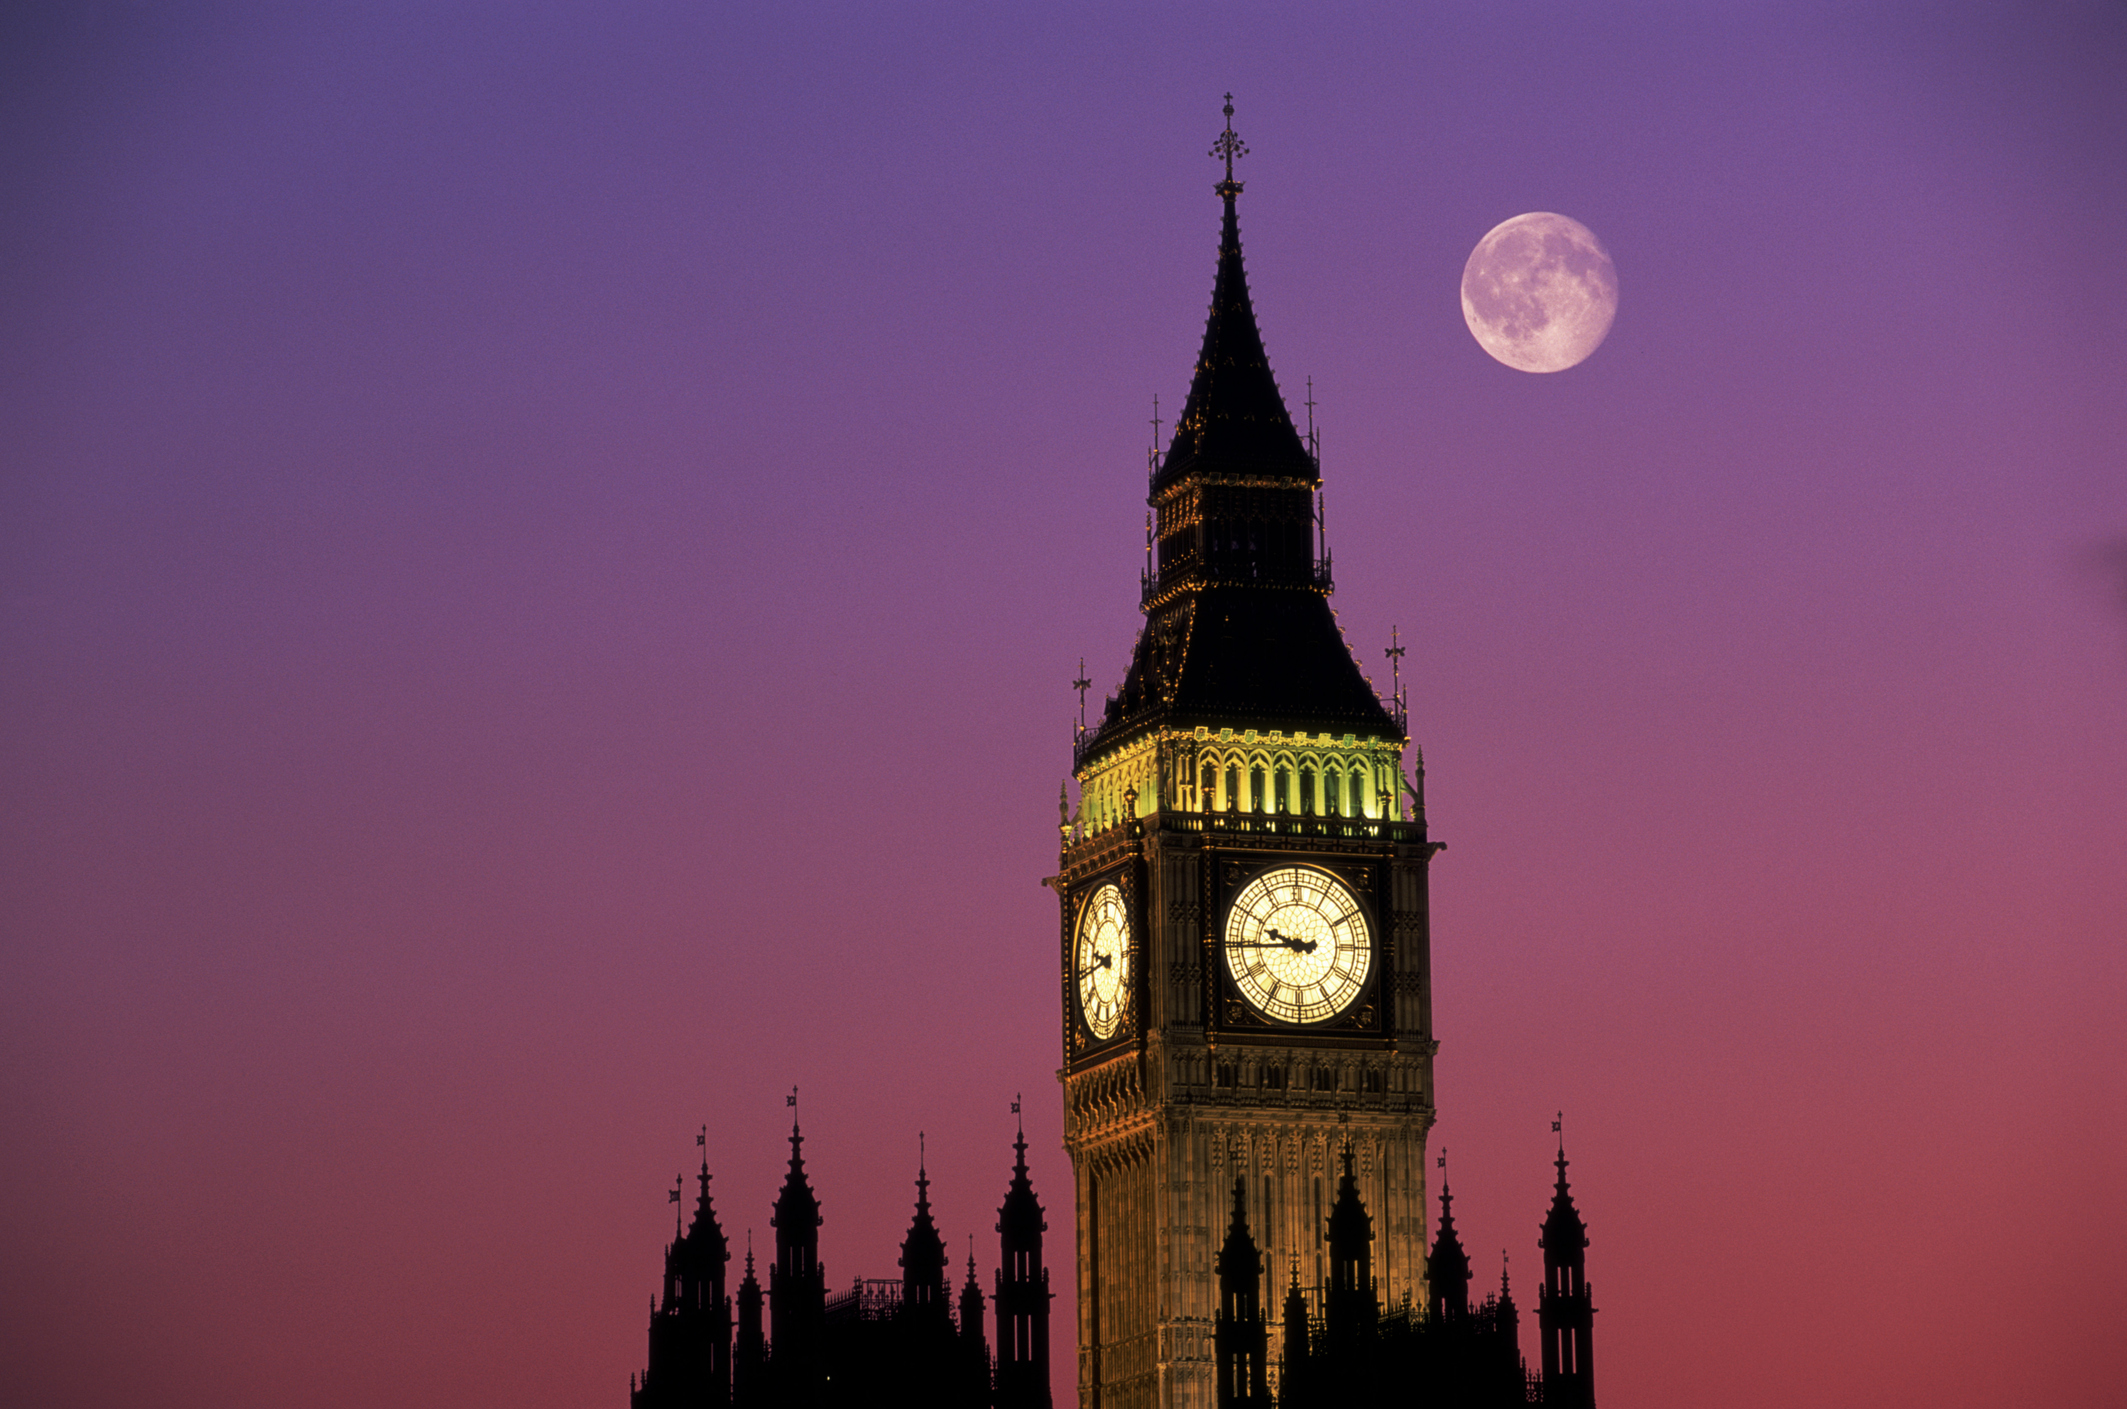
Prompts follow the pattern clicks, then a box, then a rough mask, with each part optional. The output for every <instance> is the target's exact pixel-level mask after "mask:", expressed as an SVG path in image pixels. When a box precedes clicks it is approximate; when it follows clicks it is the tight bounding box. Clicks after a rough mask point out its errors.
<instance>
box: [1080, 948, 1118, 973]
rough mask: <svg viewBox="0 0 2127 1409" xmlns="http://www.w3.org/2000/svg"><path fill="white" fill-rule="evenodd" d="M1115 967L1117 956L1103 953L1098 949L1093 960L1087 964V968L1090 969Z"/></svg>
mask: <svg viewBox="0 0 2127 1409" xmlns="http://www.w3.org/2000/svg"><path fill="white" fill-rule="evenodd" d="M1113 967H1115V956H1114V955H1112V954H1102V953H1099V952H1098V951H1096V952H1095V953H1094V955H1093V962H1092V963H1090V964H1088V965H1086V968H1087V969H1088V970H1092V969H1111V968H1113Z"/></svg>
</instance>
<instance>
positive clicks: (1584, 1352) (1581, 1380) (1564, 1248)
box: [1536, 1116, 1595, 1409]
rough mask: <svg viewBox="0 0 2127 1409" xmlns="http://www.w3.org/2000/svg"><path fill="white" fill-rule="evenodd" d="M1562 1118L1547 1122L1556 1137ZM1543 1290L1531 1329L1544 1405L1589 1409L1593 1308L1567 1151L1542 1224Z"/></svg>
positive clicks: (1557, 1408)
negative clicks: (1537, 1339) (1539, 1355)
mask: <svg viewBox="0 0 2127 1409" xmlns="http://www.w3.org/2000/svg"><path fill="white" fill-rule="evenodd" d="M1563 1122H1564V1117H1563V1116H1561V1117H1560V1118H1559V1119H1558V1120H1554V1121H1552V1122H1551V1128H1552V1129H1553V1130H1554V1131H1556V1130H1558V1129H1559V1128H1560V1126H1561V1125H1562V1124H1563ZM1537 1242H1538V1245H1539V1246H1541V1247H1542V1248H1543V1250H1544V1284H1543V1287H1542V1288H1541V1289H1540V1290H1539V1291H1538V1292H1537V1301H1536V1324H1537V1328H1538V1332H1539V1335H1540V1336H1541V1338H1542V1340H1543V1374H1544V1403H1545V1405H1546V1406H1552V1407H1553V1409H1594V1406H1595V1349H1594V1335H1595V1305H1594V1295H1593V1292H1592V1290H1591V1289H1590V1287H1589V1285H1588V1279H1587V1247H1588V1230H1587V1227H1586V1225H1584V1224H1583V1223H1582V1222H1581V1217H1580V1210H1579V1209H1577V1208H1575V1207H1574V1206H1573V1194H1572V1190H1571V1186H1570V1185H1568V1184H1567V1182H1566V1146H1565V1137H1564V1135H1563V1134H1561V1135H1560V1137H1559V1146H1558V1183H1557V1185H1556V1186H1555V1188H1554V1189H1553V1192H1552V1196H1551V1211H1550V1213H1549V1214H1548V1215H1547V1216H1546V1217H1545V1218H1544V1231H1543V1236H1542V1237H1541V1238H1539V1239H1538V1240H1537Z"/></svg>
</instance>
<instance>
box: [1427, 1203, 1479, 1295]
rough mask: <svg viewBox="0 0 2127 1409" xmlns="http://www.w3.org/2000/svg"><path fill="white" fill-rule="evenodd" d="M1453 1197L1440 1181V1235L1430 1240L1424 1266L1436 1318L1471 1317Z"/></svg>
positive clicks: (1465, 1261)
mask: <svg viewBox="0 0 2127 1409" xmlns="http://www.w3.org/2000/svg"><path fill="white" fill-rule="evenodd" d="M1454 1205H1455V1196H1454V1195H1453V1194H1452V1193H1449V1192H1448V1181H1447V1177H1446V1176H1445V1175H1443V1176H1442V1177H1441V1180H1440V1234H1439V1236H1438V1237H1436V1238H1435V1239H1434V1240H1433V1252H1432V1256H1431V1258H1430V1259H1429V1261H1428V1263H1427V1267H1428V1272H1427V1280H1428V1281H1429V1282H1430V1283H1431V1290H1432V1302H1433V1315H1434V1317H1435V1318H1450V1317H1463V1316H1467V1315H1469V1314H1470V1259H1469V1255H1468V1254H1467V1253H1465V1252H1464V1251H1463V1250H1462V1239H1461V1238H1460V1237H1459V1236H1457V1235H1456V1232H1455V1211H1454Z"/></svg>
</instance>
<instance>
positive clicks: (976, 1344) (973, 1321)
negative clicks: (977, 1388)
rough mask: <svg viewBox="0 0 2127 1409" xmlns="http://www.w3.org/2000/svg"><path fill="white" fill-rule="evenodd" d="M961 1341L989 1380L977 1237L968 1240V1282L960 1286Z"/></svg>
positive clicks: (969, 1237) (970, 1236) (984, 1376)
mask: <svg viewBox="0 0 2127 1409" xmlns="http://www.w3.org/2000/svg"><path fill="white" fill-rule="evenodd" d="M960 1341H961V1344H963V1345H965V1346H967V1347H968V1350H969V1356H970V1359H971V1360H972V1362H973V1363H974V1364H975V1365H976V1366H978V1367H979V1368H980V1369H981V1371H982V1374H983V1378H984V1379H988V1378H989V1369H990V1354H989V1347H988V1346H987V1345H985V1344H984V1343H983V1337H982V1281H981V1279H980V1278H978V1277H977V1276H976V1275H975V1235H974V1234H973V1233H970V1234H968V1238H967V1280H966V1281H965V1282H962V1283H961V1284H960Z"/></svg>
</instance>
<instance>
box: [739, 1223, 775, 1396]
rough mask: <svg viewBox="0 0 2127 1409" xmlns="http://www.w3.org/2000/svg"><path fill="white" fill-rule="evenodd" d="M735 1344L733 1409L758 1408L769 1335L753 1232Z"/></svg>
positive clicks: (748, 1242)
mask: <svg viewBox="0 0 2127 1409" xmlns="http://www.w3.org/2000/svg"><path fill="white" fill-rule="evenodd" d="M738 1301H739V1317H738V1320H739V1334H738V1344H737V1345H736V1346H735V1347H734V1348H733V1351H732V1357H731V1404H732V1409H760V1406H761V1404H762V1402H763V1399H764V1397H765V1396H766V1394H767V1392H768V1386H767V1372H768V1337H767V1336H766V1335H765V1334H764V1333H763V1331H762V1326H761V1283H760V1280H759V1279H758V1278H757V1277H755V1276H754V1275H753V1232H752V1230H751V1229H748V1230H747V1233H746V1275H745V1276H744V1277H743V1278H741V1279H740V1281H739V1296H738Z"/></svg>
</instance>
